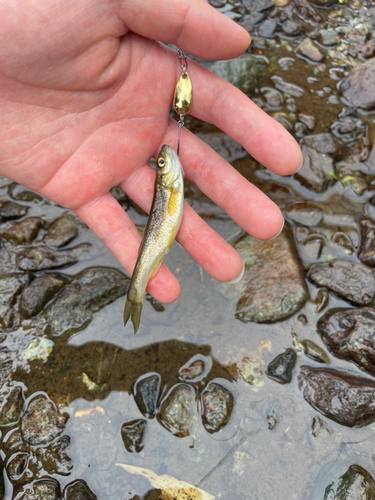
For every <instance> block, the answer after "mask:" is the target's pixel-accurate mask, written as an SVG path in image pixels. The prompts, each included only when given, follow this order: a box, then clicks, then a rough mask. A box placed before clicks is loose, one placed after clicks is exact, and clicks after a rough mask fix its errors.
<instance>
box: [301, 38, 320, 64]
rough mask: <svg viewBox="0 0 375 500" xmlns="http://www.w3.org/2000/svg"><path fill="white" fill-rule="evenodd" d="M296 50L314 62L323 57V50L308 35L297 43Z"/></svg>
mask: <svg viewBox="0 0 375 500" xmlns="http://www.w3.org/2000/svg"><path fill="white" fill-rule="evenodd" d="M297 50H298V52H300V53H301V54H302V55H303V56H306V57H307V58H308V59H311V60H312V61H315V62H320V61H322V60H323V59H324V57H325V53H324V51H323V50H322V49H321V48H320V47H319V45H317V44H316V43H314V42H313V41H312V40H311V38H309V37H307V38H305V39H304V40H302V42H301V43H300V44H299V45H298V47H297Z"/></svg>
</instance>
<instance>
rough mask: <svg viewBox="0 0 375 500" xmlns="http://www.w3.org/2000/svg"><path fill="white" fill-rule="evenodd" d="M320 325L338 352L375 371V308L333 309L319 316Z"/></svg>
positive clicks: (321, 330)
mask: <svg viewBox="0 0 375 500" xmlns="http://www.w3.org/2000/svg"><path fill="white" fill-rule="evenodd" d="M317 329H318V332H319V334H320V335H321V337H322V338H323V340H324V342H325V343H326V344H327V345H328V347H329V350H330V351H331V352H332V353H333V354H334V355H335V356H337V357H338V358H342V359H347V360H348V361H354V363H357V365H359V366H360V367H361V368H363V369H364V370H366V371H368V372H370V373H372V374H375V338H374V331H375V308H373V307H362V308H356V309H333V310H330V311H328V312H327V313H326V314H324V316H322V317H321V318H320V319H319V321H318V323H317Z"/></svg>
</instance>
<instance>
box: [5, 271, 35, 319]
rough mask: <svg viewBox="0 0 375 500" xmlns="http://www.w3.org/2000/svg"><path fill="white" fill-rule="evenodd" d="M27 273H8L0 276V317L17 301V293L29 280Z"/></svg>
mask: <svg viewBox="0 0 375 500" xmlns="http://www.w3.org/2000/svg"><path fill="white" fill-rule="evenodd" d="M28 279H29V278H28V276H27V275H21V274H8V275H2V276H0V317H1V316H3V315H4V314H5V313H6V312H7V311H8V309H9V308H10V307H12V306H13V305H14V304H15V302H16V297H17V295H18V294H19V293H20V292H21V290H22V288H23V287H24V286H25V285H26V283H27V282H28Z"/></svg>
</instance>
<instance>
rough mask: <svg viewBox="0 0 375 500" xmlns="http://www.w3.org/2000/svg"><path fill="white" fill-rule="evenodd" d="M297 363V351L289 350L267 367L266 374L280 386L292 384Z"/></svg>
mask: <svg viewBox="0 0 375 500" xmlns="http://www.w3.org/2000/svg"><path fill="white" fill-rule="evenodd" d="M296 361H297V354H296V352H295V350H294V349H291V348H289V349H287V350H286V351H285V352H283V353H282V354H279V355H278V356H276V358H275V359H273V360H272V361H271V363H270V364H269V365H268V366H267V371H266V374H267V376H268V377H269V378H271V379H272V380H274V381H275V382H278V383H279V384H290V382H291V380H292V372H293V368H294V367H295V364H296Z"/></svg>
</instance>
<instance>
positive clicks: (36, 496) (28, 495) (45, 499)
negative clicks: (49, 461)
mask: <svg viewBox="0 0 375 500" xmlns="http://www.w3.org/2000/svg"><path fill="white" fill-rule="evenodd" d="M15 493H17V494H16V496H13V498H14V500H61V489H60V484H59V482H58V481H57V480H56V479H55V478H53V477H49V476H43V477H41V478H40V479H37V480H35V481H33V482H32V483H29V484H26V485H24V486H22V489H21V490H20V488H19V485H16V488H15V491H14V494H15ZM0 498H2V497H0Z"/></svg>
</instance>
